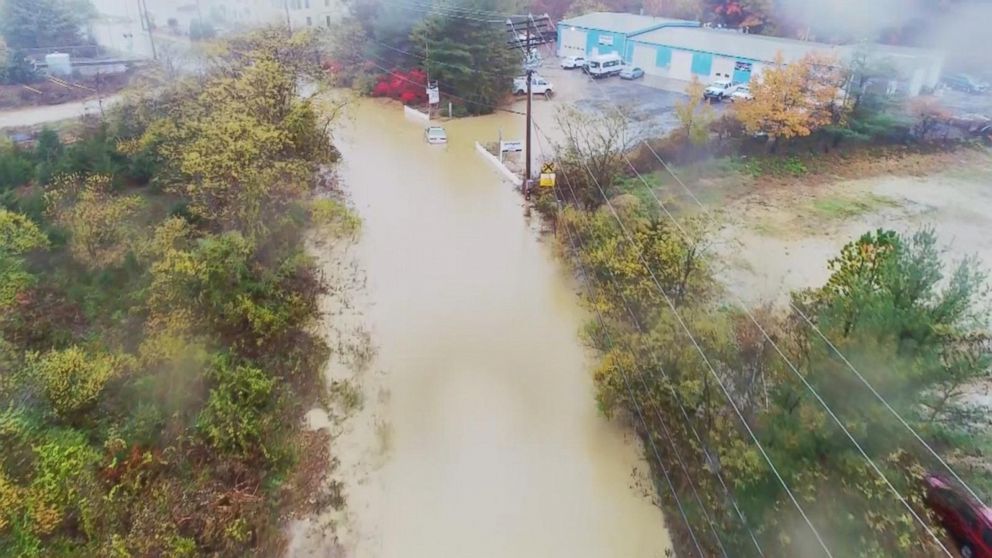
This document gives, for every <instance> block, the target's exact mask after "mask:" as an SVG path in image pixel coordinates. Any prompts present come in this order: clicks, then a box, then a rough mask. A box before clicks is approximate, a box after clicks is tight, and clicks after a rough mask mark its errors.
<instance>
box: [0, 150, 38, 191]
mask: <svg viewBox="0 0 992 558" xmlns="http://www.w3.org/2000/svg"><path fill="white" fill-rule="evenodd" d="M33 174H34V164H33V163H32V161H31V159H30V157H29V155H28V154H27V153H25V152H23V151H21V150H20V149H18V148H16V147H13V148H9V149H2V148H0V191H2V190H6V189H9V188H16V187H18V186H21V185H24V184H27V182H28V181H29V180H31V176H32V175H33Z"/></svg>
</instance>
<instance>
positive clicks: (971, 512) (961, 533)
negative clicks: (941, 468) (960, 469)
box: [923, 473, 992, 558]
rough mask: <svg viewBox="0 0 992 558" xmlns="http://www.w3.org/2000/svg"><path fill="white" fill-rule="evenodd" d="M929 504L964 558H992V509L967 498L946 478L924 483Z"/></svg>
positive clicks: (930, 478)
mask: <svg viewBox="0 0 992 558" xmlns="http://www.w3.org/2000/svg"><path fill="white" fill-rule="evenodd" d="M923 484H924V487H925V488H926V503H927V506H929V507H930V509H932V510H933V512H934V514H935V515H936V516H937V519H938V520H939V521H940V523H941V524H942V525H943V526H944V529H946V530H947V532H948V534H950V536H951V538H953V539H954V542H956V543H957V545H958V549H959V550H960V552H961V558H992V508H987V507H985V506H983V505H982V504H981V503H979V502H976V501H975V500H974V499H972V498H971V497H969V496H968V495H966V494H965V493H964V492H963V491H961V490H959V489H958V488H956V487H955V486H954V485H952V484H951V483H950V481H948V480H947V479H945V478H944V477H942V476H940V475H938V474H936V473H930V474H928V475H926V476H925V477H924V479H923Z"/></svg>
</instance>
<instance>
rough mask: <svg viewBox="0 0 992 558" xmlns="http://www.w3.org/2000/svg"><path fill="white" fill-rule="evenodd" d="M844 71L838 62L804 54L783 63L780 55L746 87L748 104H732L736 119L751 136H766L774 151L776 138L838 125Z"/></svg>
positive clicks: (841, 114) (843, 109) (844, 109)
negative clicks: (749, 95)
mask: <svg viewBox="0 0 992 558" xmlns="http://www.w3.org/2000/svg"><path fill="white" fill-rule="evenodd" d="M844 81H845V71H844V69H843V68H842V67H841V65H840V62H839V61H838V60H837V59H836V58H834V57H832V56H827V55H822V54H816V53H813V54H807V55H806V56H804V57H803V58H802V59H800V60H797V61H795V62H793V63H791V64H785V63H784V61H783V58H782V54H781V53H779V54H778V55H777V56H776V58H775V66H774V67H771V68H768V69H766V70H765V71H764V72H762V74H761V78H760V79H759V80H757V82H756V83H752V84H751V94H752V96H753V97H754V98H753V99H751V100H748V101H744V102H741V103H737V104H736V105H735V107H736V112H737V118H738V119H739V120H740V121H741V123H742V124H743V125H744V128H745V129H746V130H747V131H748V133H750V134H765V135H767V136H768V141H769V146H770V148H772V149H774V148H775V146H776V145H777V144H778V142H779V140H788V139H791V138H795V137H805V136H808V135H810V134H812V133H813V132H814V131H816V130H817V129H819V128H822V127H823V126H826V125H828V124H839V123H842V122H843V120H844V119H845V118H846V114H847V107H846V106H844V102H843V101H842V100H841V98H842V96H841V92H842V87H843V85H844Z"/></svg>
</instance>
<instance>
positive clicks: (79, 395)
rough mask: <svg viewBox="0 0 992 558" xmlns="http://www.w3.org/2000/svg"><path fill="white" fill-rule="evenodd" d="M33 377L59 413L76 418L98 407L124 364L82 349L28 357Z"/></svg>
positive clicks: (75, 347) (105, 355)
mask: <svg viewBox="0 0 992 558" xmlns="http://www.w3.org/2000/svg"><path fill="white" fill-rule="evenodd" d="M28 368H29V370H30V374H31V376H32V377H33V378H34V379H35V381H36V382H38V385H39V386H40V387H41V390H42V392H43V393H44V394H45V396H46V397H47V398H48V401H49V403H51V405H52V408H53V409H55V412H56V413H58V415H59V416H61V417H63V418H72V417H75V416H77V415H78V414H79V413H81V412H83V411H86V410H87V409H89V408H90V407H92V406H93V405H95V404H96V402H97V400H98V398H99V397H100V394H101V393H102V392H103V390H104V388H105V387H106V385H107V382H109V381H110V380H112V379H113V378H115V377H116V376H117V375H118V374H120V372H121V368H122V366H121V361H120V360H119V359H117V358H115V357H113V356H111V355H108V354H106V353H99V352H98V353H91V352H89V351H86V350H84V349H83V348H81V347H78V346H72V347H69V348H67V349H64V350H61V351H55V350H53V351H49V352H47V353H45V354H43V355H42V354H38V353H33V354H31V355H29V357H28Z"/></svg>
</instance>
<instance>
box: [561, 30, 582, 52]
mask: <svg viewBox="0 0 992 558" xmlns="http://www.w3.org/2000/svg"><path fill="white" fill-rule="evenodd" d="M585 55H586V32H585V31H584V30H582V29H569V28H566V29H562V30H561V42H560V43H558V56H585Z"/></svg>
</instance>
